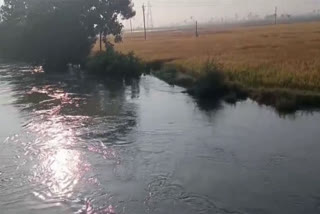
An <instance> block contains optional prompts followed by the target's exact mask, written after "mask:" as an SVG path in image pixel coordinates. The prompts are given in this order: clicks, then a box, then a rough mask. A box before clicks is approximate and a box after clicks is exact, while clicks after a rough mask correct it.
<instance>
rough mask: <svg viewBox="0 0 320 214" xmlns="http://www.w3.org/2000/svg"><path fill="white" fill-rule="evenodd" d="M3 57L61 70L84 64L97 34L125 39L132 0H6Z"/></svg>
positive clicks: (0, 33)
mask: <svg viewBox="0 0 320 214" xmlns="http://www.w3.org/2000/svg"><path fill="white" fill-rule="evenodd" d="M0 14H1V16H2V17H3V22H2V23H1V24H0V54H1V55H4V56H10V57H15V58H19V59H24V60H27V61H31V62H35V63H41V64H43V65H45V66H46V67H51V68H60V67H64V66H66V64H67V63H74V64H81V63H83V62H84V60H85V59H86V57H87V56H88V55H89V53H90V51H91V48H92V45H93V44H94V42H95V41H96V38H97V37H96V35H97V34H99V35H100V36H101V35H103V36H107V35H114V36H115V38H116V39H119V38H121V30H122V28H123V25H122V24H121V20H120V19H127V18H130V17H132V16H134V15H135V12H134V10H133V4H132V2H131V0H4V5H3V6H2V7H1V10H0Z"/></svg>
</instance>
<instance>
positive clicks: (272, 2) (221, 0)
mask: <svg viewBox="0 0 320 214" xmlns="http://www.w3.org/2000/svg"><path fill="white" fill-rule="evenodd" d="M149 2H150V4H151V6H152V7H151V10H152V17H153V23H154V25H155V26H159V25H171V24H182V23H183V22H184V20H189V21H190V17H191V16H193V17H194V19H197V20H199V21H200V22H205V21H209V20H210V19H211V18H219V19H220V18H221V17H229V18H234V17H235V16H236V14H237V15H238V16H239V17H243V16H247V15H248V13H249V12H252V13H256V14H258V15H260V16H262V17H264V16H265V15H266V14H272V13H274V8H275V6H278V11H279V14H282V13H289V14H297V13H305V12H312V11H313V10H318V9H320V0H149ZM133 3H134V4H135V9H136V11H137V16H136V17H135V18H134V22H133V23H134V25H135V26H139V25H142V23H143V21H142V20H143V19H142V8H141V6H142V4H143V3H145V4H146V5H147V4H148V0H133Z"/></svg>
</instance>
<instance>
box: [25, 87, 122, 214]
mask: <svg viewBox="0 0 320 214" xmlns="http://www.w3.org/2000/svg"><path fill="white" fill-rule="evenodd" d="M26 97H27V98H26V99H27V101H28V103H30V104H31V105H30V106H31V107H32V108H31V110H32V111H31V115H32V118H30V120H29V122H28V123H27V124H26V125H25V128H26V129H27V132H29V133H30V134H31V135H32V136H34V138H35V139H34V141H33V142H31V143H28V144H26V147H25V155H26V156H28V157H29V159H30V162H31V163H32V165H33V166H32V173H33V174H32V175H31V176H30V179H29V180H30V182H31V183H32V185H33V186H34V191H33V195H34V196H35V197H36V198H37V199H40V200H42V201H45V203H50V204H55V205H57V206H60V205H61V203H63V202H65V201H75V200H76V201H77V200H81V201H83V202H81V204H82V208H80V210H79V213H83V214H85V213H86V214H89V213H91V214H114V213H115V210H114V208H113V207H112V206H111V205H109V203H108V205H103V206H102V207H95V206H94V204H93V203H91V201H90V198H89V199H88V198H82V199H81V198H80V199H79V198H78V197H79V195H78V193H79V192H81V190H82V189H90V187H88V186H89V185H92V186H94V188H93V189H95V188H97V185H98V186H99V185H100V183H99V181H98V179H97V178H96V177H94V176H92V174H91V172H92V168H91V165H90V164H89V161H88V160H87V159H86V154H87V153H88V152H90V153H94V154H95V155H98V156H99V157H101V158H103V159H105V160H114V161H115V163H116V164H119V163H120V162H119V157H118V155H119V154H118V153H117V152H116V150H114V149H113V148H109V147H107V146H106V145H104V144H103V143H102V142H101V141H99V140H97V141H95V142H90V143H88V142H87V141H86V140H85V139H83V138H82V137H81V136H83V135H84V134H85V133H86V130H87V129H86V126H87V125H88V124H90V123H91V122H92V120H93V118H92V117H91V116H88V115H81V114H80V113H81V111H79V108H80V110H81V108H83V105H85V104H86V102H87V100H85V99H84V98H81V97H79V96H76V95H74V94H71V93H67V92H65V91H64V89H63V86H60V87H58V86H56V85H44V86H41V87H40V86H37V87H32V88H31V89H30V91H29V92H27V94H26ZM28 109H29V110H30V108H28ZM79 114H80V115H79ZM84 186H86V187H85V188H83V187H84Z"/></svg>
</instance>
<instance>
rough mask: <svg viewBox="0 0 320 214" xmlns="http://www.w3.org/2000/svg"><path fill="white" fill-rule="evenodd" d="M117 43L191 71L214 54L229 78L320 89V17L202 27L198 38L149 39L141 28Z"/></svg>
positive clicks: (184, 33)
mask: <svg viewBox="0 0 320 214" xmlns="http://www.w3.org/2000/svg"><path fill="white" fill-rule="evenodd" d="M97 47H98V46H96V47H95V49H97ZM116 49H117V50H119V51H121V52H129V51H134V53H135V54H136V55H137V56H138V57H140V58H142V59H143V60H145V61H155V60H161V61H166V62H168V63H173V64H177V65H179V66H181V67H183V68H185V71H186V72H190V73H196V72H197V71H199V70H200V69H199V67H200V66H201V65H202V64H203V63H204V62H205V61H207V60H208V59H213V60H215V61H216V62H218V63H221V65H222V66H223V68H224V71H225V72H226V74H227V75H228V76H229V77H230V79H231V80H233V81H236V82H239V83H241V84H243V85H246V86H250V87H268V88H269V87H275V88H291V89H303V90H311V91H320V22H311V23H298V24H287V25H277V26H274V25H273V26H260V27H245V28H234V29H229V30H225V31H215V30H214V29H200V37H199V38H195V37H194V32H191V31H190V32H188V31H181V32H153V33H149V34H148V40H147V41H145V40H144V39H143V34H142V33H133V34H130V33H128V34H125V35H124V39H123V42H122V43H120V44H117V45H116Z"/></svg>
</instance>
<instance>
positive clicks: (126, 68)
mask: <svg viewBox="0 0 320 214" xmlns="http://www.w3.org/2000/svg"><path fill="white" fill-rule="evenodd" d="M86 68H87V70H88V71H89V72H91V73H94V74H97V75H103V76H107V77H113V78H124V79H126V78H139V77H140V75H141V74H142V72H143V71H144V66H143V64H142V63H141V61H140V60H139V59H138V58H137V57H135V56H134V54H133V53H132V52H131V53H129V54H122V53H119V52H117V51H115V50H113V49H112V48H109V49H107V51H106V52H99V53H97V54H95V55H94V56H92V57H89V58H88V61H87V64H86Z"/></svg>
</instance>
